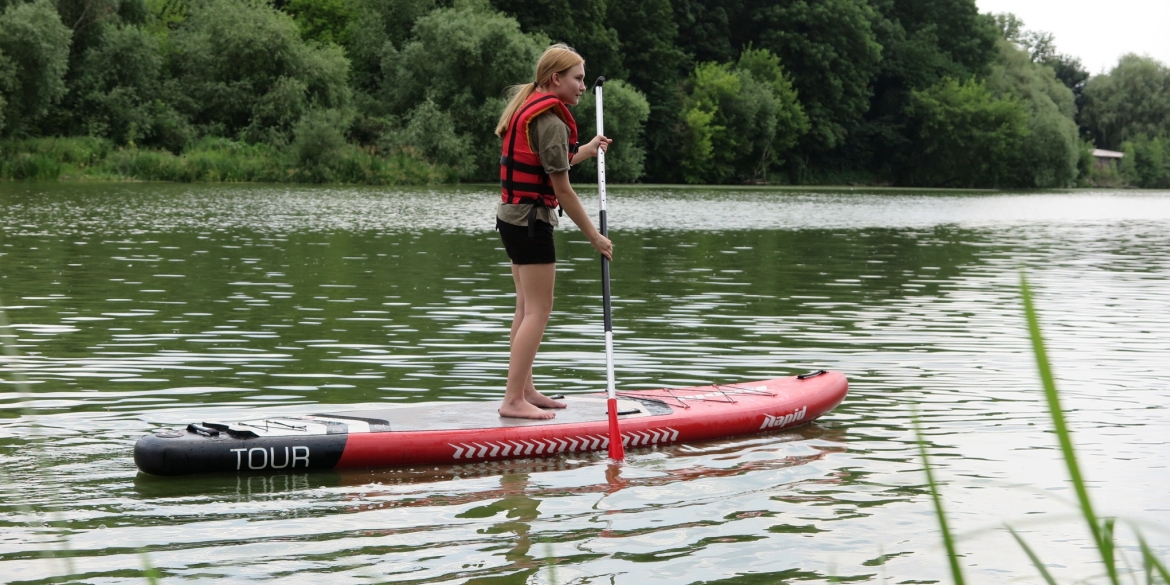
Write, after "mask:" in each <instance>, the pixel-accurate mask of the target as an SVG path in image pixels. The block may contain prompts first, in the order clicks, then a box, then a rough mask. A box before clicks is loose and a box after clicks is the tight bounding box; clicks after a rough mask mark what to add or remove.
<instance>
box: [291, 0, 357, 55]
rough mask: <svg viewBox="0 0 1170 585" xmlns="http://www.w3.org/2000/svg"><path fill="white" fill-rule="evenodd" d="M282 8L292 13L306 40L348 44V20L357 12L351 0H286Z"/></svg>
mask: <svg viewBox="0 0 1170 585" xmlns="http://www.w3.org/2000/svg"><path fill="white" fill-rule="evenodd" d="M283 10H284V11H285V12H287V13H289V14H291V15H292V17H293V20H295V21H296V23H297V28H299V29H300V31H301V36H303V37H304V38H305V39H306V40H311V41H317V42H319V43H334V44H337V45H348V44H349V36H348V35H349V33H350V21H351V20H352V19H353V18H354V16H355V14H356V13H357V5H356V4H355V3H354V2H352V0H288V3H287V4H285V5H284V8H283Z"/></svg>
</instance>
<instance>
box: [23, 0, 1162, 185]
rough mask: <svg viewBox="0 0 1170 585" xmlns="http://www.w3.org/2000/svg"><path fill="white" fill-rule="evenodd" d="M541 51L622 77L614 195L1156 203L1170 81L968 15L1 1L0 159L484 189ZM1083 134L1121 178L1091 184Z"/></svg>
mask: <svg viewBox="0 0 1170 585" xmlns="http://www.w3.org/2000/svg"><path fill="white" fill-rule="evenodd" d="M554 41H562V42H566V43H568V44H570V45H572V46H574V47H576V49H577V50H578V51H579V52H580V53H581V54H582V56H583V57H584V58H585V60H586V73H587V76H588V77H589V81H592V79H593V78H595V77H596V76H598V75H605V76H606V77H607V78H608V79H609V80H610V85H609V87H610V88H612V93H611V97H612V99H611V103H610V106H611V107H610V108H609V109H610V110H611V119H612V122H611V124H610V128H609V134H610V135H611V137H615V138H617V140H618V142H616V143H615V146H614V150H613V151H611V153H610V154H609V161H608V162H609V168H608V170H609V178H610V179H611V180H615V181H623V180H627V181H633V180H647V181H654V182H677V181H684V180H685V181H690V182H695V181H701V182H718V183H740V182H758V181H764V182H788V181H795V182H874V181H883V182H885V181H888V182H894V183H899V184H913V185H936V186H954V187H961V186H962V187H971V186H1002V187H1060V186H1066V185H1071V184H1074V183H1078V182H1079V184H1110V185H1112V184H1120V183H1121V182H1122V181H1123V179H1124V180H1126V181H1129V182H1130V183H1131V184H1133V185H1135V186H1154V185H1163V184H1164V182H1165V179H1164V178H1163V177H1164V166H1165V165H1164V163H1162V162H1158V161H1163V160H1164V159H1163V158H1159V157H1161V156H1162V155H1161V154H1159V153H1161V152H1163V151H1164V150H1165V148H1166V141H1167V140H1168V137H1170V70H1168V69H1167V67H1166V66H1165V65H1163V64H1161V63H1158V62H1157V61H1154V60H1152V59H1149V58H1144V57H1137V56H1133V55H1129V56H1126V57H1124V58H1123V59H1122V60H1121V62H1120V63H1119V64H1118V66H1117V67H1116V68H1115V69H1114V70H1113V71H1111V72H1110V73H1109V74H1107V75H1100V76H1097V77H1095V78H1091V79H1090V78H1089V75H1088V72H1087V71H1085V69H1084V67H1083V65H1082V64H1081V62H1080V61H1079V60H1078V59H1077V58H1075V57H1073V56H1071V55H1067V54H1063V53H1060V52H1058V51H1057V46H1056V39H1055V37H1053V35H1051V34H1049V33H1045V32H1041V31H1032V30H1028V29H1027V28H1026V27H1025V26H1024V23H1023V22H1022V21H1020V19H1019V18H1017V17H1015V16H1013V15H1010V14H1000V15H994V16H993V15H986V14H979V13H978V10H977V7H976V4H975V0H816V1H814V0H644V1H639V2H627V3H619V2H617V1H616V0H580V1H574V0H53V1H50V0H0V136H18V137H19V136H33V137H35V136H91V137H96V138H103V139H108V144H112V145H116V146H120V147H124V148H127V149H129V150H130V151H132V154H122V155H118V156H119V157H121V158H119V159H118V160H120V161H122V163H119V164H123V163H124V164H125V165H131V166H133V165H139V166H140V167H141V169H139V170H137V171H134V172H133V173H131V175H133V176H139V175H140V174H145V175H144V176H146V175H149V176H174V177H179V178H181V180H208V179H207V177H236V178H235V179H232V180H241V179H239V177H264V178H265V180H304V181H322V180H365V179H361V177H372V178H371V179H369V180H371V181H377V182H385V181H387V180H388V179H387V178H386V176H385V175H384V174H383V173H384V172H389V169H398V170H400V171H402V172H404V173H407V174H410V175H411V176H414V177H421V178H422V179H421V180H427V181H430V180H434V177H440V176H441V177H445V178H446V179H449V180H469V179H470V180H491V179H492V178H493V177H494V176H495V174H496V168H497V156H498V154H497V153H498V150H499V140H498V138H496V137H495V136H494V134H493V132H492V130H493V128H494V123H495V120H496V119H497V117H498V115H499V112H500V110H501V109H502V107H503V104H504V102H503V97H502V96H503V93H504V91H505V89H506V88H507V87H508V86H510V85H513V84H520V83H524V82H527V81H529V80H530V79H531V77H532V74H533V69H534V64H535V61H536V58H537V56H538V55H539V54H540V52H541V51H542V50H543V49H544V48H545V47H547V46H548V44H549V43H551V42H554ZM696 63H698V64H700V65H698V66H697V67H696ZM781 64H782V65H783V67H781ZM619 81H620V82H624V83H618V82H619ZM587 101H588V100H587ZM583 105H584V106H586V107H588V104H583ZM578 111H579V112H580V111H581V108H578ZM582 118H583V119H582V122H584V123H583V124H582V128H583V129H585V128H587V127H588V126H590V125H591V119H592V114H591V113H588V114H586V115H584V116H583V117H582ZM1073 120H1076V121H1077V122H1079V123H1080V128H1079V134H1080V136H1083V137H1086V138H1091V139H1092V140H1093V141H1094V143H1095V144H1096V146H1097V147H1101V148H1109V149H1114V150H1117V149H1122V148H1126V149H1127V150H1130V151H1132V152H1133V156H1132V157H1130V158H1129V159H1128V160H1125V161H1122V163H1123V164H1121V165H1120V167H1119V168H1113V167H1109V168H1105V167H1098V166H1097V165H1096V164H1095V162H1094V161H1093V160H1091V158H1092V157H1091V156H1090V155H1089V154H1088V151H1087V150H1086V149H1087V148H1090V147H1089V146H1086V145H1085V143H1083V142H1081V141H1080V140H1079V138H1078V136H1077V134H1078V129H1077V128H1076V127H1075V125H1074V123H1073ZM948 133H952V134H948ZM583 138H587V136H583ZM214 139H221V140H224V141H225V142H223V143H222V144H221V143H218V142H214ZM207 140H212V142H207ZM213 143H214V144H217V145H219V146H214V147H208V146H207V145H208V144H213ZM243 143H246V144H250V145H254V146H256V148H261V146H260V145H266V146H263V147H262V148H271V149H274V150H272V151H271V152H269V151H267V150H265V151H264V152H265V153H266V154H263V155H260V154H258V153H259V152H260V151H259V150H257V151H248V152H244V151H243V150H241V144H243ZM223 144H231V145H234V146H232V147H231V148H227V147H222V148H221V146H223ZM326 146H327V147H328V148H326ZM249 148H251V147H249ZM154 149H164V150H166V151H169V153H173V154H174V155H178V156H177V157H172V156H171V155H168V154H167V153H164V152H161V151H156V150H154ZM1160 149H1161V150H1160ZM196 153H198V154H196ZM233 153H235V155H238V156H243V157H253V158H256V157H259V158H260V159H263V160H265V161H268V162H266V163H264V165H262V166H263V168H264V169H266V170H264V171H263V172H261V171H260V170H257V168H259V167H255V168H253V167H249V168H251V169H252V170H243V169H242V168H241V169H235V170H233V169H231V168H229V167H228V166H224V164H221V161H220V158H221V157H229V156H233ZM359 153H360V154H359ZM979 153H983V154H979ZM270 155H271V156H270ZM983 155H986V156H988V157H991V158H987V159H985V160H984V159H980V158H979V157H980V156H983ZM13 156H16V155H13ZM19 156H20V157H21V160H22V161H24V162H22V163H21V164H22V165H24V166H22V167H21V168H22V169H24V170H21V171H20V173H19V174H21V176H28V177H32V176H37V177H44V176H49V175H52V174H54V173H55V172H56V173H58V174H60V175H62V176H72V175H71V174H70V173H72V172H73V171H72V170H71V169H72V168H73V167H71V166H70V165H71V163H62V166H61V167H60V169H58V171H54V168H56V167H53V166H52V164H50V162H51V161H54V160H57V159H55V158H54V155H51V154H45V153H34V152H26V153H23V154H20V155H19ZM112 157H113V155H112V154H111V155H110V156H109V157H106V158H107V159H110V160H112ZM363 157H374V158H372V159H367V158H363ZM374 159H380V160H397V161H399V162H398V163H394V164H389V163H387V165H384V166H381V167H377V165H376V164H375V163H371V162H369V160H374ZM257 160H258V159H257ZM37 161H40V162H37ZM45 161H50V162H45ZM198 161H202V162H198ZM209 161H220V162H209ZM42 163H44V164H42ZM375 167H376V168H375ZM13 168H14V167H13ZM87 168H88V169H89V170H87V171H86V174H88V175H90V176H92V173H93V172H96V171H93V170H92V169H93V167H92V166H91V167H87ZM119 168H121V167H119ZM126 168H130V167H126ZM134 168H138V167H134ZM152 168H154V169H169V170H157V172H156V171H149V169H152ZM143 169H147V170H143ZM408 169H415V170H408ZM417 169H425V172H423V171H418V172H416V170H417ZM591 169H592V167H591V166H590V163H587V164H586V165H584V166H583V167H582V168H581V169H579V170H577V171H575V172H574V176H575V177H578V178H580V179H582V180H585V179H588V178H590V177H591V176H592V172H593V171H592V170H591ZM7 176H9V177H12V176H14V175H13V173H12V172H9V174H8V175H7ZM110 176H127V175H126V174H125V173H123V172H122V171H120V170H116V169H115V170H113V171H110ZM184 177H185V178H184ZM193 177H195V178H193ZM345 177H348V178H345ZM1078 177H1079V178H1078Z"/></svg>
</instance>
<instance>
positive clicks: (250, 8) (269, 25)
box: [168, 0, 350, 144]
mask: <svg viewBox="0 0 1170 585" xmlns="http://www.w3.org/2000/svg"><path fill="white" fill-rule="evenodd" d="M171 40H172V43H173V47H174V52H173V53H172V54H171V55H170V56H169V57H170V67H171V68H172V70H173V71H174V72H175V77H174V79H173V82H172V84H171V86H170V89H169V91H168V93H169V96H170V97H171V99H173V100H175V101H176V103H177V105H178V107H179V109H180V111H183V112H185V113H186V114H187V115H189V116H190V118H191V120H192V122H193V123H194V124H195V125H196V126H197V127H198V128H199V129H200V131H201V132H202V133H204V134H212V135H217V136H227V137H241V138H244V139H246V140H248V141H252V142H259V141H266V142H271V143H274V144H284V143H286V142H287V141H288V139H289V138H290V136H291V133H292V129H293V126H294V125H295V124H296V123H297V122H298V121H299V120H300V119H301V117H302V116H303V115H305V113H306V112H308V111H309V110H311V109H339V108H344V107H345V106H346V105H347V103H348V101H349V97H350V90H349V87H348V85H347V76H348V71H349V63H348V61H347V60H346V59H345V56H344V55H343V53H342V50H341V49H340V48H339V47H336V46H333V45H324V46H322V45H316V44H309V43H306V42H305V41H304V40H302V38H301V36H300V33H299V31H298V29H297V27H296V24H295V23H294V22H293V21H292V18H291V17H290V16H288V15H287V14H284V13H282V12H279V11H277V10H276V9H274V8H272V6H271V5H270V4H268V3H266V2H265V1H264V0H202V1H200V2H198V3H196V4H193V5H192V6H191V9H190V14H189V16H188V18H187V19H186V20H184V21H183V23H182V24H181V25H179V27H178V28H177V29H176V30H175V31H174V33H173V35H172V38H171Z"/></svg>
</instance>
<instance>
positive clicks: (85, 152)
mask: <svg viewBox="0 0 1170 585" xmlns="http://www.w3.org/2000/svg"><path fill="white" fill-rule="evenodd" d="M339 150H340V152H336V153H333V154H332V155H331V156H330V157H328V159H327V160H321V159H318V160H305V158H303V157H302V156H298V154H299V153H298V151H296V150H293V151H291V152H290V151H288V150H282V149H279V148H276V147H273V146H270V145H265V144H259V145H250V144H246V143H239V142H234V141H231V140H227V139H222V138H208V139H204V140H201V141H200V142H198V143H196V144H195V145H193V146H192V147H191V148H189V149H188V150H186V151H184V152H183V153H181V154H174V153H172V152H170V151H167V150H158V149H150V148H138V147H135V146H117V145H115V144H114V143H113V142H112V141H109V140H106V139H101V138H94V137H71V138H56V137H53V138H30V139H24V140H0V182H13V181H21V182H38V181H40V182H44V181H50V182H93V183H97V182H172V183H296V184H345V185H374V186H376V185H400V186H424V185H458V184H464V185H477V184H480V185H485V186H492V185H494V183H490V182H487V181H467V180H461V178H460V176H459V174H458V171H457V170H455V169H452V168H451V167H448V166H445V165H439V164H435V163H432V162H429V161H427V160H425V159H421V158H419V157H417V156H412V155H411V154H410V153H397V154H394V155H390V156H382V155H379V154H377V153H375V152H371V151H369V150H364V149H362V148H360V147H357V146H354V145H345V146H344V147H342V148H341V149H339ZM1090 173H1091V174H1089V175H1088V179H1087V180H1080V181H1077V182H1076V184H1074V185H1070V186H1068V187H1049V189H1051V188H1057V189H1062V190H1063V189H1069V188H1097V187H1108V188H1123V189H1135V190H1136V189H1142V188H1143V187H1141V186H1137V185H1134V184H1133V183H1130V182H1128V181H1126V180H1125V179H1124V178H1123V177H1122V176H1121V174H1120V173H1119V172H1118V169H1117V166H1116V165H1112V166H1109V167H1104V168H1096V169H1093V170H1092V171H1090ZM622 185H630V186H637V187H639V188H655V187H669V188H672V189H688V188H693V189H716V190H718V189H731V190H744V189H748V190H751V189H768V190H774V189H778V188H779V189H807V188H810V187H816V188H828V189H857V188H864V189H867V190H882V189H889V190H894V191H898V192H906V191H972V192H974V191H998V190H1000V188H997V187H962V186H958V187H955V186H951V187H924V186H899V185H897V184H893V183H890V182H888V181H883V180H881V179H879V178H877V177H873V176H858V175H850V176H842V177H829V178H826V180H825V181H823V182H816V183H797V184H793V183H772V182H762V181H761V182H753V183H730V184H727V183H724V184H710V183H616V184H611V185H610V186H611V188H612V187H618V188H620V187H621V186H622ZM1153 188H1154V189H1158V190H1162V189H1164V188H1159V187H1153Z"/></svg>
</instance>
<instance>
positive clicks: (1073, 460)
mask: <svg viewBox="0 0 1170 585" xmlns="http://www.w3.org/2000/svg"><path fill="white" fill-rule="evenodd" d="M1020 294H1021V296H1022V297H1023V299H1024V314H1025V315H1026V317H1027V320H1028V333H1029V335H1030V336H1031V338H1032V353H1033V354H1035V356H1036V367H1037V369H1039V371H1040V381H1041V383H1042V384H1043V386H1044V396H1045V398H1046V399H1047V400H1048V412H1049V414H1050V415H1051V416H1052V426H1053V427H1054V428H1055V430H1056V436H1057V439H1058V440H1059V441H1060V451H1061V454H1062V455H1063V456H1064V462H1065V465H1067V466H1068V475H1069V478H1070V479H1071V480H1072V483H1073V488H1074V489H1075V490H1076V493H1077V501H1078V502H1079V503H1080V506H1081V513H1082V515H1084V517H1085V522H1086V523H1088V525H1089V531H1090V532H1092V534H1093V541H1094V542H1095V543H1096V545H1097V550H1098V551H1099V552H1100V553H1101V560H1102V561H1103V562H1104V563H1105V570H1106V572H1107V573H1108V574H1109V580H1110V582H1112V583H1113V585H1120V583H1119V581H1118V577H1117V565H1116V562H1115V559H1114V557H1113V547H1112V537H1110V543H1109V544H1106V542H1105V537H1104V535H1103V534H1102V530H1101V526H1100V525H1098V523H1097V522H1098V520H1097V515H1096V513H1095V512H1093V505H1092V503H1091V502H1090V501H1089V490H1088V488H1087V486H1086V485H1085V479H1084V476H1082V475H1081V468H1080V465H1078V464H1077V456H1076V453H1075V452H1074V451H1073V444H1072V435H1071V434H1070V433H1069V430H1068V426H1067V425H1066V424H1065V421H1064V409H1063V408H1062V407H1061V405H1060V395H1059V394H1058V393H1057V392H1056V381H1055V378H1054V377H1053V375H1052V369H1051V367H1050V366H1049V362H1048V352H1047V351H1045V349H1044V338H1043V336H1042V335H1041V333H1040V320H1039V318H1037V316H1036V309H1035V307H1034V306H1033V304H1032V290H1031V288H1029V287H1028V279H1027V278H1026V277H1025V276H1024V273H1023V272H1020Z"/></svg>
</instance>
